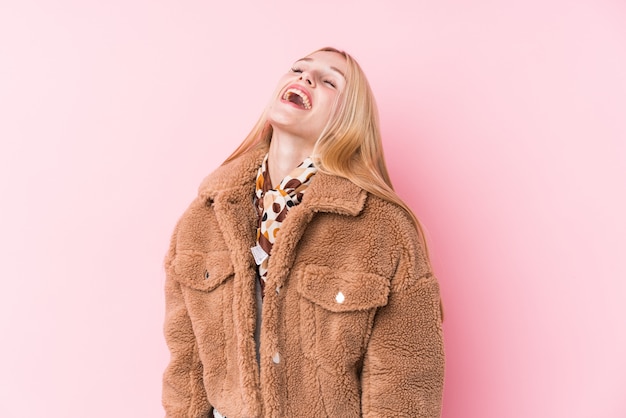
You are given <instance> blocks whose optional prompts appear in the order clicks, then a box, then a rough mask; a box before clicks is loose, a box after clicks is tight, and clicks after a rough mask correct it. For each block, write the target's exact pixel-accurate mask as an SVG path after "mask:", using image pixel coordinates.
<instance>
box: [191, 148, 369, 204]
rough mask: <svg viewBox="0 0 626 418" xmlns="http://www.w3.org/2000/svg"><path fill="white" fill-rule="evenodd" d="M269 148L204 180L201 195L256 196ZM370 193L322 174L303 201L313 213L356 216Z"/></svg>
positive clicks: (207, 196) (211, 197)
mask: <svg viewBox="0 0 626 418" xmlns="http://www.w3.org/2000/svg"><path fill="white" fill-rule="evenodd" d="M266 153H267V148H262V149H258V150H252V151H249V152H247V153H246V154H244V155H242V156H241V157H239V158H237V159H236V160H234V161H231V162H229V163H227V164H224V165H222V166H220V167H219V168H218V169H217V170H215V171H214V172H213V173H212V174H210V175H209V176H208V177H206V178H205V179H204V181H203V182H202V184H201V185H200V188H199V190H198V195H199V196H200V197H201V198H202V199H205V200H207V201H213V200H215V199H227V200H231V199H233V198H236V197H241V196H242V195H243V196H247V195H249V196H252V195H253V194H254V187H255V184H254V180H255V178H256V173H257V170H258V169H259V167H260V165H261V162H262V161H263V157H264V156H265V154H266ZM366 198H367V192H366V191H365V190H363V189H361V188H360V187H358V186H357V185H355V184H354V183H352V182H351V181H350V180H348V179H345V178H342V177H338V176H334V175H331V174H326V173H324V172H320V171H318V172H317V174H315V176H313V179H312V180H311V184H310V185H309V188H308V189H307V192H306V193H305V195H304V199H303V200H302V203H301V204H302V205H305V206H306V207H308V208H309V209H310V210H312V211H313V212H332V213H338V214H344V215H351V216H356V215H358V214H359V213H361V211H362V210H363V207H364V205H365V200H366Z"/></svg>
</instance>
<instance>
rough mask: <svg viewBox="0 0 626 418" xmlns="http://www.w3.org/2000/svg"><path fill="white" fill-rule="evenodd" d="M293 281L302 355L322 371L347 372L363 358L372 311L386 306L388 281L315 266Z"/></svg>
mask: <svg viewBox="0 0 626 418" xmlns="http://www.w3.org/2000/svg"><path fill="white" fill-rule="evenodd" d="M299 279H300V280H299V282H298V293H299V294H300V296H301V298H300V333H301V341H302V344H303V351H304V355H305V356H306V357H309V358H310V359H312V360H315V361H316V362H317V364H318V365H319V366H322V367H324V368H326V369H328V370H334V371H344V372H345V371H347V370H348V369H352V368H353V367H354V366H355V365H356V364H357V363H358V362H359V361H360V359H361V357H362V356H363V354H364V351H365V347H366V344H367V339H368V337H369V335H370V332H371V328H372V323H373V319H374V314H375V313H376V309H377V308H379V307H381V306H384V305H386V304H387V299H388V297H389V286H390V283H389V279H388V278H387V277H383V276H380V275H377V274H372V273H363V272H354V271H337V270H334V269H330V268H328V267H323V266H316V265H309V266H307V267H306V268H305V270H304V271H303V273H302V274H301V276H300V278H299Z"/></svg>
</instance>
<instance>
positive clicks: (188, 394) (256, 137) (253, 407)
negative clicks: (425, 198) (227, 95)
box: [163, 48, 444, 418]
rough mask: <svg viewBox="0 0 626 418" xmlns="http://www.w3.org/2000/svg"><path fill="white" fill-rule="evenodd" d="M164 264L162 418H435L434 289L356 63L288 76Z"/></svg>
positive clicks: (314, 58) (326, 57)
mask: <svg viewBox="0 0 626 418" xmlns="http://www.w3.org/2000/svg"><path fill="white" fill-rule="evenodd" d="M165 266H166V272H167V279H166V289H165V292H166V319H165V336H166V340H167V343H168V346H169V349H170V352H171V360H170V364H169V365H168V367H167V369H166V371H165V374H164V379H163V382H164V383H163V405H164V407H165V410H166V413H167V416H168V417H208V416H215V417H222V416H224V417H228V418H239V417H326V416H328V417H342V418H345V417H360V416H364V417H401V416H404V417H437V416H439V415H440V410H441V396H442V386H443V363H444V353H443V339H442V330H441V320H442V318H441V309H440V300H439V289H438V285H437V281H436V279H435V278H434V276H433V275H432V273H431V269H430V265H429V262H428V258H427V252H426V246H425V243H424V240H423V236H422V234H421V233H420V229H419V224H418V222H417V220H416V219H415V217H414V216H413V214H412V213H411V211H410V210H409V209H408V207H407V206H406V205H405V204H404V203H402V202H401V201H400V199H399V198H398V196H397V195H396V194H395V193H394V192H393V189H392V187H391V182H390V180H389V176H388V174H387V170H386V167H385V162H384V159H383V152H382V146H381V140H380V133H379V128H378V116H377V110H376V106H375V103H374V98H373V95H372V93H371V90H370V88H369V85H368V83H367V80H366V79H365V76H364V74H363V72H362V70H361V69H360V67H359V65H358V64H357V63H356V61H354V59H352V58H351V57H350V55H348V54H346V53H344V52H340V51H338V50H335V49H332V48H324V49H321V50H319V51H316V52H314V53H312V54H310V55H308V56H306V57H305V58H302V59H300V60H298V61H297V62H296V63H295V64H294V66H293V68H292V69H291V70H290V71H289V72H287V74H285V75H284V76H283V77H282V78H281V80H280V82H279V84H278V88H277V91H276V95H275V97H274V98H273V100H272V101H271V103H270V105H269V106H268V108H267V109H266V111H265V112H264V114H263V116H262V117H261V119H260V120H259V122H258V123H257V125H256V127H255V128H254V129H253V130H252V132H251V133H250V135H248V137H247V138H246V139H245V141H244V142H243V143H242V144H241V145H240V146H239V148H237V150H235V152H234V153H233V154H232V155H231V156H230V157H229V158H228V159H227V160H226V161H225V162H224V164H223V165H222V166H221V167H220V168H218V169H217V170H216V171H215V172H214V173H212V174H211V175H210V176H208V177H207V178H206V179H205V180H204V182H203V183H202V185H201V186H200V190H199V195H198V197H197V198H196V199H195V200H194V202H193V203H192V204H191V206H190V207H189V208H188V209H187V211H186V212H185V214H184V215H183V216H182V218H181V219H180V221H179V222H178V224H177V226H176V229H175V231H174V234H173V236H172V241H171V245H170V249H169V253H168V255H167V257H166V262H165Z"/></svg>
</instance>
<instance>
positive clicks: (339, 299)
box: [335, 292, 346, 303]
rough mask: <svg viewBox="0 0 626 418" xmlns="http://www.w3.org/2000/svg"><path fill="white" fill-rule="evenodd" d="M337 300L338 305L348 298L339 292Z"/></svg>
mask: <svg viewBox="0 0 626 418" xmlns="http://www.w3.org/2000/svg"><path fill="white" fill-rule="evenodd" d="M335 300H336V301H337V303H343V301H344V300H346V297H345V296H344V295H343V293H341V292H339V293H337V296H335Z"/></svg>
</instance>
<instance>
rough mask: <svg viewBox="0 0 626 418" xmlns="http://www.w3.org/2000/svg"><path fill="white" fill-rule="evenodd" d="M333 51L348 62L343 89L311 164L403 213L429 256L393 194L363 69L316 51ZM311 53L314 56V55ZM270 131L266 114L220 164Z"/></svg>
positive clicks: (259, 143) (262, 141)
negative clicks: (390, 204)
mask: <svg viewBox="0 0 626 418" xmlns="http://www.w3.org/2000/svg"><path fill="white" fill-rule="evenodd" d="M321 51H325V52H335V53H337V54H341V55H342V56H343V57H344V58H345V59H346V64H347V70H346V74H345V78H346V87H345V89H344V90H343V91H342V92H341V94H340V95H339V97H338V99H337V102H336V103H335V109H333V112H332V113H331V117H330V120H329V121H328V123H327V125H326V127H325V128H324V130H323V131H322V133H321V134H320V137H319V138H318V139H317V142H316V143H315V147H314V149H313V155H312V157H313V159H314V161H315V163H316V166H317V168H318V170H319V171H321V172H324V173H327V174H332V175H336V176H339V177H344V178H346V179H348V180H350V181H351V182H353V183H354V184H356V185H357V186H359V187H361V188H362V189H364V190H366V191H367V192H369V193H371V194H373V195H375V196H378V197H380V198H382V199H384V200H386V201H389V202H391V203H394V204H396V205H398V206H400V207H401V208H403V209H404V210H405V211H406V212H407V214H408V215H409V217H410V218H411V220H412V221H413V223H414V224H415V227H416V228H417V231H418V234H419V238H420V241H421V242H422V245H423V246H424V249H425V250H426V251H427V246H426V239H425V238H424V234H423V229H422V227H421V225H420V223H419V221H418V220H417V218H416V217H415V215H414V214H413V211H412V210H411V209H410V208H409V207H408V206H407V205H406V203H404V202H403V201H402V199H400V197H399V196H398V195H397V194H396V192H395V191H394V189H393V185H392V183H391V179H390V178H389V173H388V171H387V166H386V164H385V157H384V153H383V146H382V139H381V134H380V128H379V121H378V108H377V107H376V101H375V100H374V94H373V93H372V89H371V88H370V85H369V83H368V81H367V78H366V77H365V73H364V72H363V70H362V69H361V66H360V65H359V64H358V63H357V62H356V60H355V59H354V58H352V57H351V56H350V55H349V54H348V53H346V52H344V51H340V50H338V49H335V48H331V47H326V48H321V49H318V50H317V51H315V52H321ZM315 52H313V53H315ZM271 138H272V127H271V125H270V124H269V122H268V121H267V117H266V114H265V112H264V113H263V114H262V115H261V117H260V118H259V120H258V121H257V123H256V124H255V125H254V127H253V128H252V130H251V131H250V133H249V134H248V136H247V137H246V138H245V139H244V141H243V142H242V143H241V144H240V145H239V147H237V149H236V150H235V151H234V152H233V153H232V154H231V155H230V156H229V157H228V158H227V159H226V161H224V164H226V163H227V162H229V161H232V160H234V159H236V158H237V157H239V156H241V155H242V154H244V153H246V152H247V151H249V150H252V149H257V148H261V147H265V146H268V145H269V143H270V140H271Z"/></svg>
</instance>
